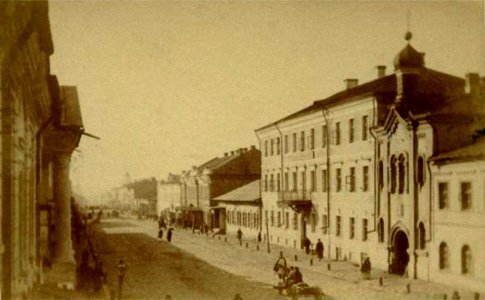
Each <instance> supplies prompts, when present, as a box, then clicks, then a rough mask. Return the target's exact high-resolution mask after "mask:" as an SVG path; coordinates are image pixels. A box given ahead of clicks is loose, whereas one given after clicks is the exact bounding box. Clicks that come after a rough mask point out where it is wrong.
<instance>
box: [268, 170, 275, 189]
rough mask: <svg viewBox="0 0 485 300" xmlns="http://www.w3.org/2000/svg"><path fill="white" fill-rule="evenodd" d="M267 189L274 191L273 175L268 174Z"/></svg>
mask: <svg viewBox="0 0 485 300" xmlns="http://www.w3.org/2000/svg"><path fill="white" fill-rule="evenodd" d="M269 191H270V192H274V176H273V174H271V175H270V176H269Z"/></svg>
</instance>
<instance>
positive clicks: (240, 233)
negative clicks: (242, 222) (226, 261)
mask: <svg viewBox="0 0 485 300" xmlns="http://www.w3.org/2000/svg"><path fill="white" fill-rule="evenodd" d="M242 236H243V233H242V230H241V228H239V229H238V230H237V239H238V240H239V244H241V245H242Z"/></svg>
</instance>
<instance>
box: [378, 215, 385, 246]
mask: <svg viewBox="0 0 485 300" xmlns="http://www.w3.org/2000/svg"><path fill="white" fill-rule="evenodd" d="M377 234H378V235H379V243H384V220H382V219H380V220H379V225H378V227H377Z"/></svg>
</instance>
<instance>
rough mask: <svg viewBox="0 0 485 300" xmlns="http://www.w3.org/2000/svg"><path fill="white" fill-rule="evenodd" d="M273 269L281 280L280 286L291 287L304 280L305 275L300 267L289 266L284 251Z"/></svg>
mask: <svg viewBox="0 0 485 300" xmlns="http://www.w3.org/2000/svg"><path fill="white" fill-rule="evenodd" d="M273 271H275V272H276V274H277V275H278V277H279V278H280V280H281V281H280V283H279V285H278V288H291V287H292V286H293V285H294V284H298V283H301V282H303V275H302V274H301V272H300V269H299V268H298V267H295V266H289V267H287V265H286V259H285V258H284V256H283V252H280V257H278V259H277V260H276V263H275V265H274V267H273Z"/></svg>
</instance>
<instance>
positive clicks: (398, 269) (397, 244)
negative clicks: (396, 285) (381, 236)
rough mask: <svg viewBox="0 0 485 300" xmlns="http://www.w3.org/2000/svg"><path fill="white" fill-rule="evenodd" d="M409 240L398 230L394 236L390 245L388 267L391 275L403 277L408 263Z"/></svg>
mask: <svg viewBox="0 0 485 300" xmlns="http://www.w3.org/2000/svg"><path fill="white" fill-rule="evenodd" d="M408 248H409V240H408V236H407V235H406V233H404V231H402V230H398V231H397V232H396V233H395V234H394V239H393V243H392V251H393V253H392V254H393V255H392V261H391V266H390V271H391V273H394V274H399V275H403V274H404V273H405V272H406V267H407V265H408V262H409V254H408V251H407V250H408Z"/></svg>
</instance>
